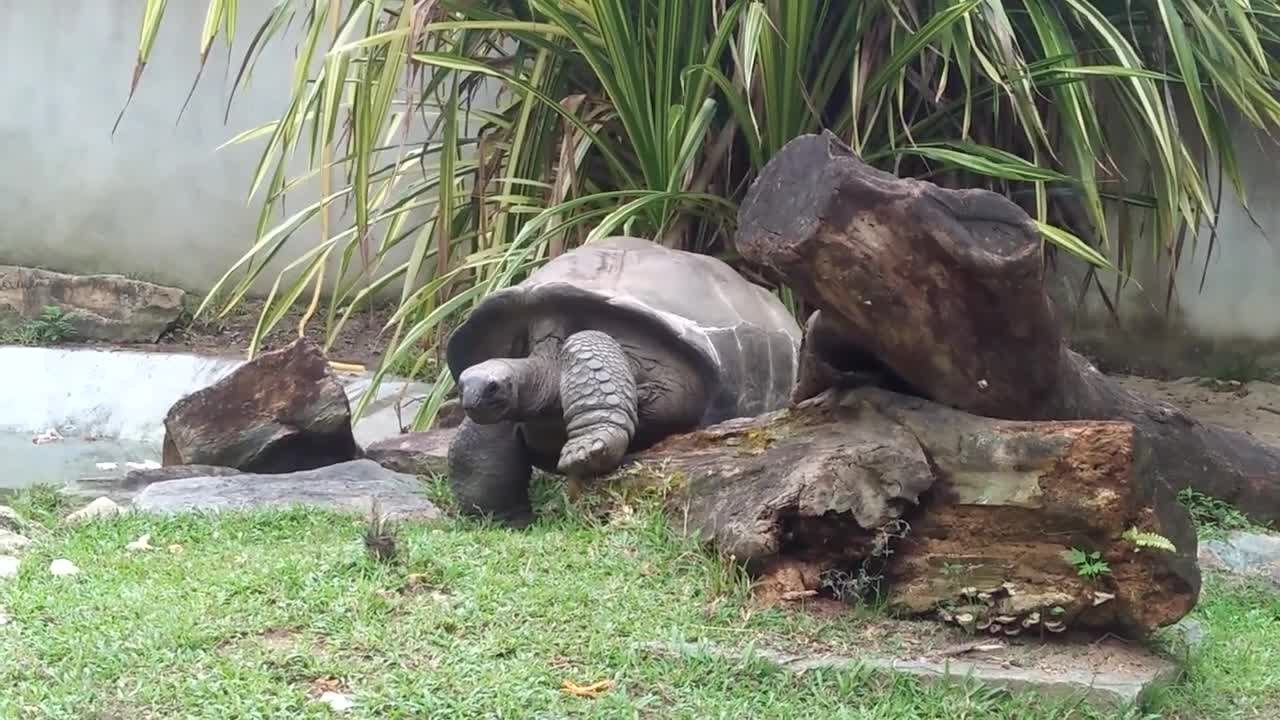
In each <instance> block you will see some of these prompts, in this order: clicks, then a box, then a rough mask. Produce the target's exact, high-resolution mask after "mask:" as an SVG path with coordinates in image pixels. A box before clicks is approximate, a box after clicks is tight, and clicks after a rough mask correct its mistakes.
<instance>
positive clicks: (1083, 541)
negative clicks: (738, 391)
mask: <svg viewBox="0 0 1280 720" xmlns="http://www.w3.org/2000/svg"><path fill="white" fill-rule="evenodd" d="M635 459H636V461H638V462H639V463H641V465H642V466H643V467H648V468H653V469H654V470H655V472H651V473H646V472H639V471H636V470H634V469H633V470H632V471H630V472H629V473H628V475H629V476H630V477H633V478H635V477H638V478H641V480H642V481H644V480H645V479H647V478H654V479H663V478H675V479H676V480H677V481H678V483H679V485H678V487H679V492H677V493H675V494H674V496H673V497H672V499H671V502H670V507H669V510H670V512H671V513H672V515H673V517H674V518H676V521H677V523H678V524H681V525H683V526H684V528H685V529H686V531H687V532H691V533H693V534H696V535H699V536H702V537H704V538H705V539H707V540H709V541H711V542H712V543H714V544H715V545H716V546H717V547H718V548H719V550H720V551H721V552H722V553H724V554H726V555H731V556H733V557H734V558H735V559H736V560H738V561H740V562H743V563H744V564H745V565H746V567H747V568H748V569H749V570H750V571H752V572H753V573H754V574H756V575H758V576H765V577H766V578H767V579H768V580H769V581H770V582H774V583H778V582H781V583H783V584H784V585H785V586H784V587H783V588H781V589H782V590H784V591H788V592H792V593H801V594H804V593H806V592H808V593H813V592H819V591H823V590H826V591H828V592H834V593H839V592H841V591H844V590H867V589H870V588H869V587H868V584H867V583H868V581H872V582H874V581H878V580H883V587H881V588H880V589H881V590H882V591H884V592H886V593H887V598H888V600H889V603H890V606H891V607H893V608H895V609H898V610H900V611H902V612H904V613H905V614H908V615H915V616H918V615H931V614H935V613H937V614H940V615H941V616H942V618H943V619H944V620H950V621H952V622H957V623H960V624H963V625H968V626H973V627H980V628H981V629H984V630H987V631H994V632H1007V633H1009V634H1013V633H1016V632H1022V631H1023V630H1029V631H1034V632H1041V631H1043V630H1047V631H1049V632H1060V631H1062V630H1064V629H1066V628H1067V627H1068V626H1075V627H1108V628H1115V629H1118V630H1122V631H1130V632H1136V633H1141V632H1144V631H1147V630H1150V629H1152V628H1155V627H1158V626H1161V625H1166V624H1169V623H1172V622H1176V621H1177V620H1178V619H1179V618H1181V617H1182V616H1183V615H1185V614H1186V613H1187V612H1188V611H1190V609H1191V608H1192V607H1193V606H1194V604H1195V601H1196V599H1197V597H1198V594H1199V588H1200V576H1199V570H1198V568H1197V565H1196V536H1195V531H1194V529H1193V528H1192V526H1191V523H1190V520H1189V518H1188V516H1187V514H1186V512H1185V510H1184V509H1183V508H1182V507H1181V506H1180V505H1179V504H1178V503H1177V500H1176V498H1175V497H1174V496H1173V494H1172V492H1171V491H1169V489H1168V487H1167V486H1165V485H1164V484H1163V483H1162V482H1161V481H1159V480H1158V479H1156V478H1154V477H1153V475H1152V474H1151V473H1149V472H1147V467H1146V465H1147V464H1148V463H1149V462H1150V459H1151V456H1150V453H1148V452H1146V451H1145V448H1143V446H1142V441H1141V439H1140V437H1139V436H1137V435H1136V434H1135V432H1134V429H1133V426H1132V425H1130V424H1129V423H1123V422H1108V421H1102V422H1099V421H1084V422H1022V421H1009V420H996V419H991V418H984V417H978V416H975V415H972V414H969V413H964V412H961V411H958V410H954V409H951V408H948V407H946V406H943V405H939V404H937V403H933V402H929V401H926V400H922V399H920V398H916V397H911V396H907V395H901V394H898V393H893V392H890V391H886V390H882V389H878V388H862V389H857V390H840V391H834V390H833V391H828V392H825V393H822V394H821V395H819V396H817V397H815V398H813V399H810V400H808V401H806V402H804V403H801V404H799V405H798V406H797V407H795V408H791V409H789V410H782V411H778V412H774V413H771V414H768V415H763V416H760V417H756V418H743V419H738V420H731V421H728V422H725V423H721V424H719V425H716V426H713V427H710V428H706V429H703V430H700V431H697V432H694V433H690V434H688V435H683V436H677V437H673V438H669V439H667V440H666V441H664V442H662V443H660V444H658V445H656V446H654V447H653V448H650V449H649V450H647V451H645V452H642V453H640V454H639V455H637V456H636V458H635ZM1131 528H1136V529H1137V530H1139V531H1142V532H1149V533H1155V534H1158V535H1160V536H1162V537H1164V538H1166V539H1168V540H1169V541H1171V542H1172V543H1173V545H1174V546H1175V547H1176V552H1168V551H1165V550H1159V549H1154V548H1143V549H1139V548H1138V546H1137V544H1135V542H1134V541H1132V540H1130V539H1127V538H1126V537H1125V534H1126V532H1127V531H1129V530H1130V529H1131ZM1072 548H1078V549H1080V550H1083V551H1086V552H1094V551H1097V552H1099V553H1100V556H1101V558H1102V559H1104V560H1105V561H1106V562H1107V563H1108V564H1109V566H1110V572H1109V573H1108V574H1103V575H1100V576H1098V577H1096V578H1086V577H1082V576H1081V575H1080V574H1079V572H1078V570H1077V568H1076V566H1075V565H1073V564H1072V563H1071V562H1069V561H1068V560H1067V558H1066V557H1065V556H1064V553H1066V552H1068V551H1069V550H1070V549H1072ZM788 578H789V580H788ZM788 582H789V585H788V584H787V583H788ZM1010 590H1012V592H1010Z"/></svg>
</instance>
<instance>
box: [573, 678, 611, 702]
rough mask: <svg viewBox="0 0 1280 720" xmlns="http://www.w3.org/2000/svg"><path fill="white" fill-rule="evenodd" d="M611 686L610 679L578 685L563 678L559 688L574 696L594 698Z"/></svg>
mask: <svg viewBox="0 0 1280 720" xmlns="http://www.w3.org/2000/svg"><path fill="white" fill-rule="evenodd" d="M611 687H613V681H612V680H601V681H599V682H594V683H591V684H590V685H578V684H577V683H575V682H574V681H572V680H565V681H564V683H563V684H562V685H561V689H562V690H564V691H565V692H567V693H569V694H570V695H573V696H575V697H585V698H596V697H600V696H601V695H603V694H604V692H605V691H606V690H608V689H609V688H611Z"/></svg>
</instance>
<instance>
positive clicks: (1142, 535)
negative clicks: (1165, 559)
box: [1121, 527, 1178, 553]
mask: <svg viewBox="0 0 1280 720" xmlns="http://www.w3.org/2000/svg"><path fill="white" fill-rule="evenodd" d="M1121 537H1123V538H1124V539H1125V540H1128V541H1129V542H1131V543H1133V544H1134V545H1136V546H1137V549H1138V550H1141V549H1143V548H1154V549H1156V550H1164V551H1165V552H1171V553H1172V552H1178V548H1177V547H1175V546H1174V544H1173V543H1172V542H1170V541H1169V538H1167V537H1165V536H1163V535H1161V534H1159V533H1153V532H1143V531H1141V530H1139V529H1138V528H1137V527H1130V528H1129V529H1128V530H1125V531H1124V535H1122V536H1121Z"/></svg>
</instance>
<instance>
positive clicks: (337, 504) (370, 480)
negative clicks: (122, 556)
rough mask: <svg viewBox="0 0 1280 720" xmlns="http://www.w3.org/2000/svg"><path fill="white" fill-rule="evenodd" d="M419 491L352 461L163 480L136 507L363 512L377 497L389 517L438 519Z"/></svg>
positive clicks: (403, 478) (412, 481) (406, 480)
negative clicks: (271, 472)
mask: <svg viewBox="0 0 1280 720" xmlns="http://www.w3.org/2000/svg"><path fill="white" fill-rule="evenodd" d="M422 493H423V486H422V483H421V482H419V481H418V479H417V478H416V477H414V476H412V475H404V474H401V473H396V472H392V471H390V470H387V469H385V468H383V467H382V466H380V465H378V464H377V463H375V462H373V461H372V460H353V461H351V462H345V463H340V464H337V465H330V466H328V467H323V468H318V469H315V470H304V471H299V472H294V473H284V474H274V475H254V474H243V475H232V476H223V477H194V478H183V479H179V480H167V481H165V482H159V483H155V484H153V485H150V486H148V487H147V489H145V490H143V491H142V492H141V493H140V494H139V495H138V497H137V498H136V499H135V500H134V507H135V508H136V509H138V510H141V511H143V512H152V513H175V512H184V511H193V510H212V511H225V510H251V509H255V508H265V507H276V508H280V507H293V506H307V507H316V508H325V509H330V510H338V511H345V512H361V513H365V512H368V511H369V509H370V504H371V500H372V499H373V498H377V500H378V503H379V505H380V506H381V509H382V511H383V512H384V513H386V514H387V515H389V516H392V517H400V518H407V519H416V520H434V519H437V518H439V517H440V516H441V513H440V510H439V509H438V508H436V506H435V505H433V504H432V503H431V501H429V500H427V499H426V497H424V496H423V494H422Z"/></svg>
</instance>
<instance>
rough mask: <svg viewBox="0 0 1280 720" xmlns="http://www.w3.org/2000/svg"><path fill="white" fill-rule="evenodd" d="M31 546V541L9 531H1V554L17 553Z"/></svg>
mask: <svg viewBox="0 0 1280 720" xmlns="http://www.w3.org/2000/svg"><path fill="white" fill-rule="evenodd" d="M30 544H31V539H30V538H28V537H27V536H25V535H19V534H18V533H16V532H10V531H9V530H0V554H6V555H7V554H9V553H14V552H17V551H18V550H21V549H22V548H24V547H26V546H28V545H30Z"/></svg>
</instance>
